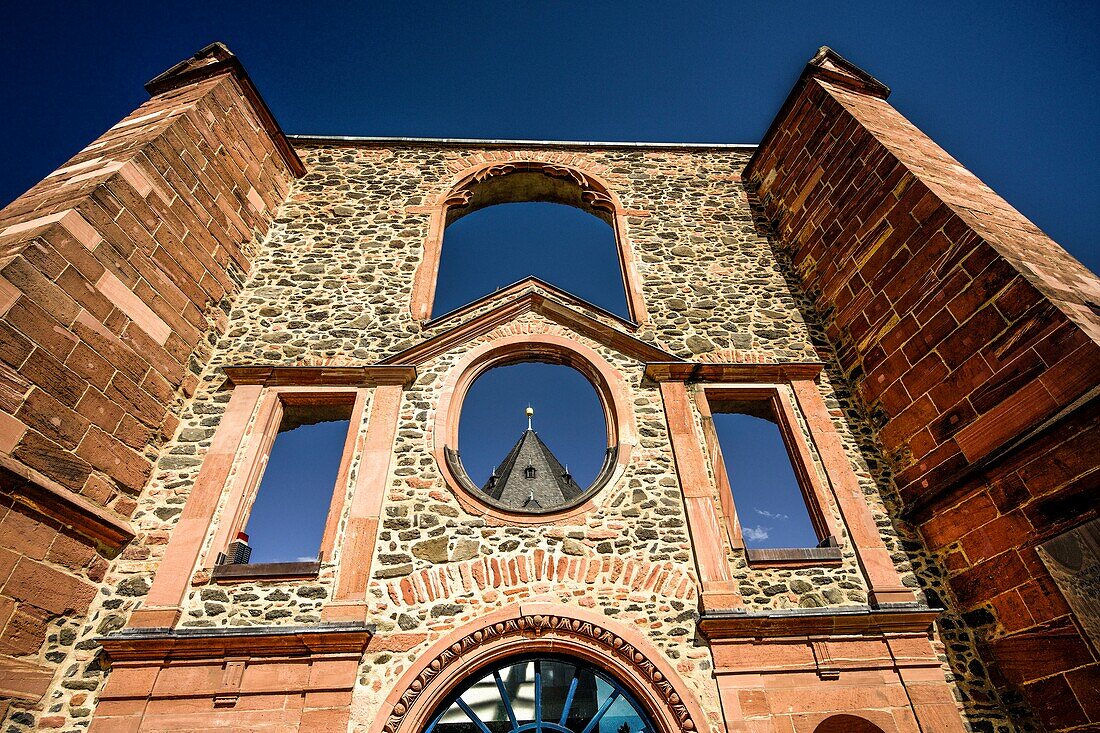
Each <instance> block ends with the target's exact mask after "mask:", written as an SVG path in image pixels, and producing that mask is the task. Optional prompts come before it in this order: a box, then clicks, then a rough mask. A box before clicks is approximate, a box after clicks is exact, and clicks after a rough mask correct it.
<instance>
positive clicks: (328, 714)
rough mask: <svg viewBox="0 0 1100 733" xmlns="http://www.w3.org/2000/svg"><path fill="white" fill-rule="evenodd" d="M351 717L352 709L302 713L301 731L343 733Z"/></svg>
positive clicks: (348, 707)
mask: <svg viewBox="0 0 1100 733" xmlns="http://www.w3.org/2000/svg"><path fill="white" fill-rule="evenodd" d="M350 716H351V707H350V706H347V707H343V708H337V709H335V710H333V709H323V710H304V711H302V722H301V727H300V729H299V730H315V731H327V730H332V731H341V730H344V729H346V728H347V726H348V720H349V719H350Z"/></svg>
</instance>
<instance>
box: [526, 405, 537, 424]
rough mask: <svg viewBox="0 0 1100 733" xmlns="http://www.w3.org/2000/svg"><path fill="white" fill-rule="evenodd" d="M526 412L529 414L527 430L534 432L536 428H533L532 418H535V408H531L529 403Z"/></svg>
mask: <svg viewBox="0 0 1100 733" xmlns="http://www.w3.org/2000/svg"><path fill="white" fill-rule="evenodd" d="M526 412H527V429H528V430H531V431H534V428H532V427H531V418H532V417H534V415H535V408H533V407H531V405H530V403H528V405H527V411H526Z"/></svg>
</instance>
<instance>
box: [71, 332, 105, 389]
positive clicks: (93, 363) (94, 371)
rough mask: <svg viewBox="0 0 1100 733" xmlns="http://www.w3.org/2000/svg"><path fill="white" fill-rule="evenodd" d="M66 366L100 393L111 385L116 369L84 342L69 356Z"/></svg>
mask: <svg viewBox="0 0 1100 733" xmlns="http://www.w3.org/2000/svg"><path fill="white" fill-rule="evenodd" d="M65 366H67V367H68V368H69V369H71V370H72V371H73V373H74V374H76V375H77V376H79V377H80V378H82V379H85V380H87V381H88V383H89V384H91V385H92V386H93V387H95V388H96V389H98V390H100V391H102V390H103V389H104V388H106V386H107V385H108V384H110V382H111V377H112V376H113V375H114V373H115V368H114V367H113V366H111V365H110V364H109V363H108V362H107V360H106V359H104V358H103V357H102V356H100V355H99V354H97V353H96V352H95V351H94V350H92V349H91V348H90V347H89V346H88V345H87V344H86V343H84V342H83V341H81V342H80V343H78V344H77V345H76V348H74V349H73V351H72V353H71V354H69V357H68V358H67V359H66V360H65Z"/></svg>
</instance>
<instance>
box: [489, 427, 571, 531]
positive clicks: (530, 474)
mask: <svg viewBox="0 0 1100 733" xmlns="http://www.w3.org/2000/svg"><path fill="white" fill-rule="evenodd" d="M534 414H535V411H534V410H533V409H531V408H530V407H528V408H527V411H526V415H527V420H528V422H527V430H525V431H523V434H522V435H521V436H520V437H519V440H517V441H516V444H515V445H514V446H512V450H510V451H508V455H507V456H505V458H504V460H503V461H502V462H501V464H500V465H499V466H498V467H497V468H496V469H495V470H494V471H493V475H492V476H490V477H489V480H488V481H486V482H485V485H484V486H482V487H481V490H482V491H484V492H485V493H486V494H488V495H489V496H491V497H493V498H494V499H496V500H497V501H499V502H500V503H502V504H504V505H505V506H508V507H511V508H513V509H526V510H528V511H531V510H538V509H553V508H554V507H557V506H561V505H562V504H566V503H568V502H570V501H572V500H573V499H576V498H577V497H578V496H580V495H581V494H582V493H584V490H583V489H582V488H581V487H580V486H578V485H577V482H576V481H574V480H573V477H572V476H571V475H570V474H569V471H567V470H566V469H565V467H563V466H562V465H561V463H560V462H559V461H558V459H557V457H555V456H554V453H553V452H552V451H551V450H550V448H548V447H547V446H546V444H545V443H543V442H542V440H541V439H540V438H539V436H538V434H537V433H535V431H534V429H532V425H531V417H532V416H533V415H534Z"/></svg>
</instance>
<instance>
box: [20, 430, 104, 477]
mask: <svg viewBox="0 0 1100 733" xmlns="http://www.w3.org/2000/svg"><path fill="white" fill-rule="evenodd" d="M12 455H13V456H14V457H15V458H17V459H18V460H20V461H22V462H23V463H25V464H26V465H28V466H30V467H31V468H33V469H35V470H36V471H40V472H42V473H44V474H46V475H47V476H49V477H50V478H52V479H53V480H54V481H57V482H58V483H59V484H61V485H62V486H65V487H67V488H70V489H72V490H73V491H80V489H81V487H83V486H84V482H85V481H86V480H87V479H88V475H89V474H90V473H91V471H92V467H91V465H90V464H89V463H88V462H87V461H85V460H84V459H82V458H80V457H79V456H77V455H75V454H74V453H73V452H72V451H68V450H65V449H64V448H62V447H61V446H60V445H58V444H57V443H55V442H53V441H52V440H49V439H48V438H46V437H44V436H42V435H41V434H40V433H38V432H37V431H34V430H29V431H27V433H26V435H24V436H23V440H22V441H21V442H20V444H19V446H18V447H16V449H15V452H14V453H13V454H12Z"/></svg>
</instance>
